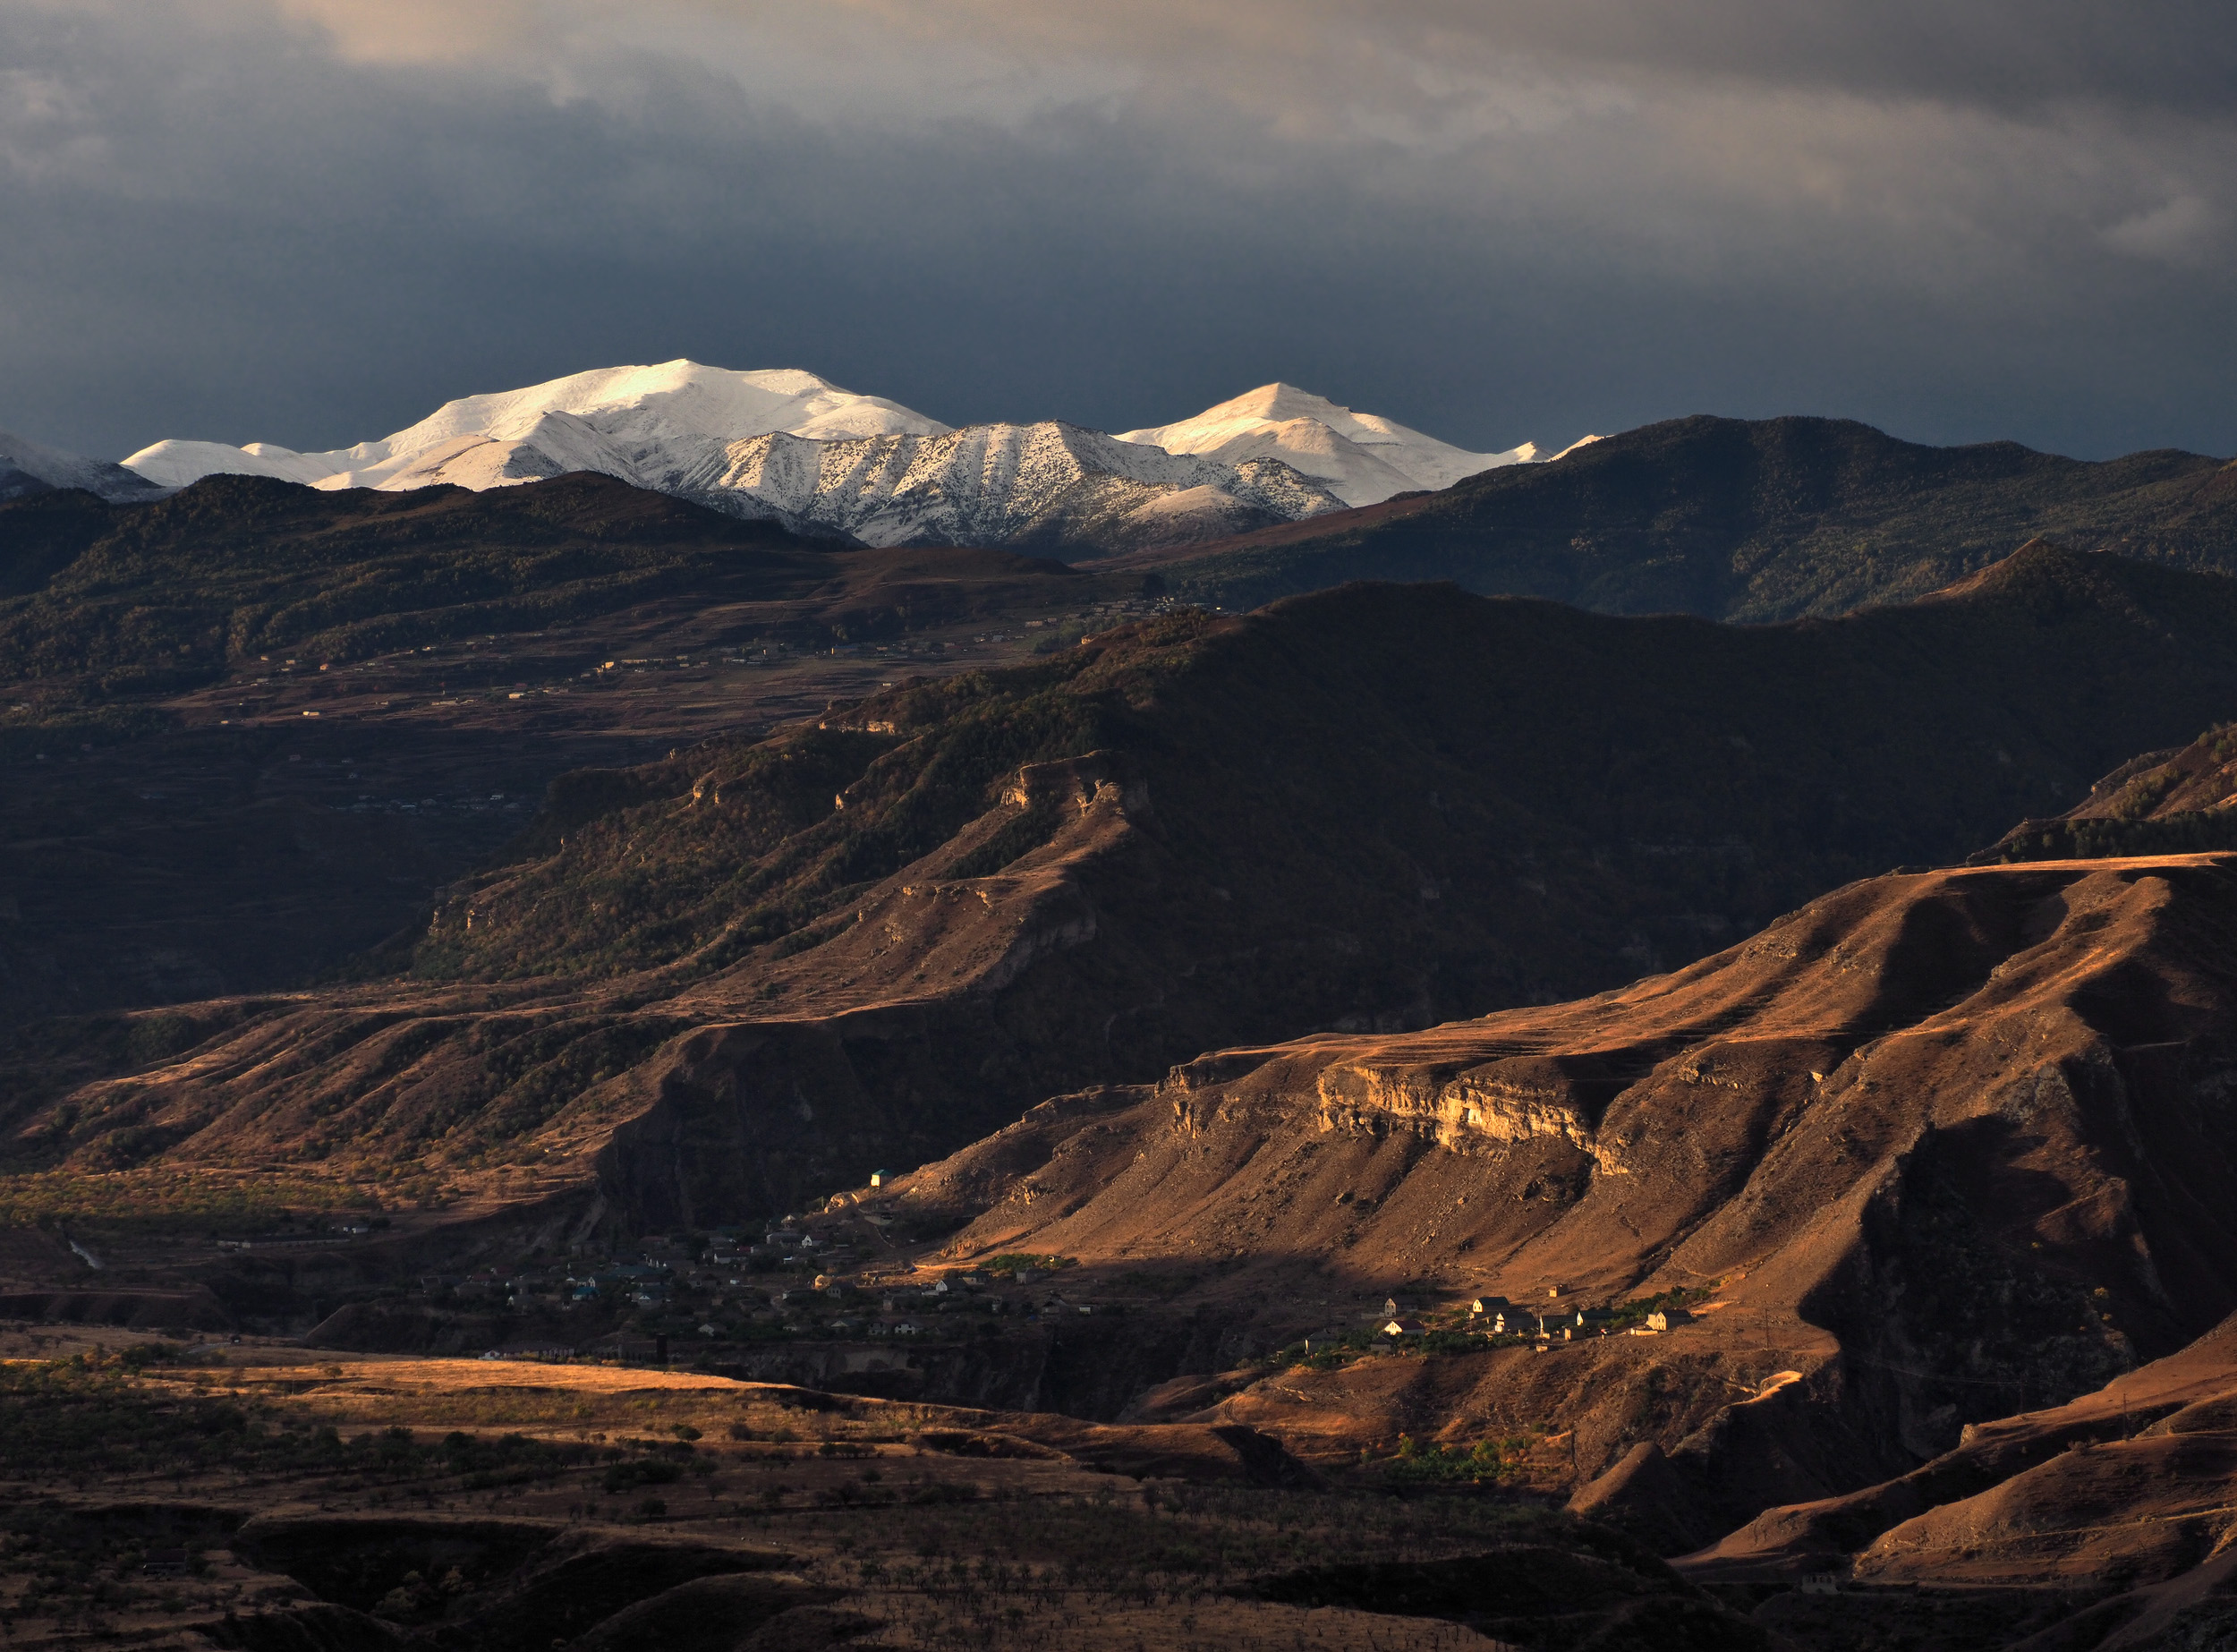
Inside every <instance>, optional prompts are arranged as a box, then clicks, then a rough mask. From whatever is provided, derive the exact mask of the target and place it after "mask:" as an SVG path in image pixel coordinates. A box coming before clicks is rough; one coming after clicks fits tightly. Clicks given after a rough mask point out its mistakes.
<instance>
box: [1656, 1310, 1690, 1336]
mask: <svg viewBox="0 0 2237 1652" xmlns="http://www.w3.org/2000/svg"><path fill="white" fill-rule="evenodd" d="M1692 1323H1693V1316H1692V1315H1691V1314H1688V1312H1686V1310H1685V1309H1684V1308H1682V1307H1658V1308H1656V1309H1655V1310H1654V1312H1653V1313H1651V1314H1649V1315H1648V1316H1646V1328H1647V1329H1648V1330H1649V1331H1668V1330H1670V1329H1671V1327H1672V1326H1675V1325H1688V1324H1692Z"/></svg>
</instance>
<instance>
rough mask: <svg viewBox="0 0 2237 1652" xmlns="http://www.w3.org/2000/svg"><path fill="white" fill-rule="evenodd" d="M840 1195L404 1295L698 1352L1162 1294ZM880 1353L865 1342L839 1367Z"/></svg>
mask: <svg viewBox="0 0 2237 1652" xmlns="http://www.w3.org/2000/svg"><path fill="white" fill-rule="evenodd" d="M834 1205H835V1208H834V1209H832V1210H830V1211H829V1212H825V1213H815V1214H812V1215H806V1216H802V1215H792V1216H787V1217H785V1218H783V1219H781V1220H780V1221H776V1222H768V1223H766V1224H761V1225H759V1226H757V1227H755V1228H753V1229H743V1228H736V1227H726V1228H718V1229H714V1230H710V1231H706V1232H676V1233H655V1234H648V1235H644V1236H642V1237H641V1238H640V1239H637V1240H636V1241H634V1243H630V1244H623V1245H617V1246H615V1247H612V1248H592V1247H590V1246H581V1245H578V1246H574V1247H572V1248H570V1251H569V1254H568V1255H566V1256H564V1257H542V1256H532V1257H529V1258H525V1259H523V1261H522V1262H520V1263H519V1264H518V1265H515V1266H513V1267H511V1268H507V1269H494V1268H485V1269H482V1270H481V1271H478V1272H474V1273H463V1274H450V1273H425V1274H422V1275H421V1276H420V1277H419V1278H418V1279H417V1281H416V1282H415V1284H414V1285H413V1296H414V1297H415V1298H416V1299H418V1300H419V1301H420V1302H421V1303H422V1304H423V1305H424V1306H425V1307H428V1308H429V1309H431V1310H433V1311H435V1312H437V1313H438V1314H439V1313H455V1314H457V1315H458V1316H460V1317H461V1318H462V1319H463V1318H468V1317H471V1318H473V1319H477V1320H482V1321H484V1322H489V1321H491V1320H492V1318H493V1316H499V1315H502V1316H505V1318H506V1320H514V1319H517V1320H518V1322H519V1329H520V1334H518V1335H506V1336H502V1337H500V1338H499V1339H498V1340H497V1341H496V1343H495V1345H494V1346H492V1347H491V1348H489V1350H487V1353H488V1355H489V1356H490V1357H507V1358H517V1357H522V1356H532V1357H539V1358H619V1359H622V1360H624V1361H625V1362H633V1363H634V1362H637V1361H646V1362H658V1363H662V1364H668V1363H695V1364H700V1365H704V1366H715V1365H721V1364H724V1363H726V1362H731V1361H735V1360H736V1359H737V1358H740V1357H742V1356H744V1355H746V1354H749V1353H750V1352H751V1351H752V1350H753V1349H755V1348H766V1347H768V1345H770V1344H791V1343H800V1342H823V1343H830V1342H862V1343H877V1342H888V1343H943V1344H953V1343H958V1342H969V1341H975V1340H981V1339H990V1338H994V1337H998V1336H1000V1335H1002V1334H1003V1333H1005V1332H1009V1333H1020V1332H1026V1331H1028V1330H1029V1329H1030V1330H1033V1331H1042V1330H1046V1329H1048V1328H1050V1327H1052V1326H1054V1325H1057V1324H1065V1323H1076V1322H1077V1321H1078V1320H1079V1319H1081V1318H1084V1317H1093V1316H1101V1318H1102V1319H1105V1320H1109V1319H1112V1318H1122V1317H1124V1316H1128V1315H1136V1314H1141V1313H1144V1312H1149V1311H1153V1310H1154V1309H1155V1308H1156V1307H1157V1306H1158V1305H1159V1303H1160V1301H1161V1296H1160V1294H1159V1293H1158V1291H1156V1290H1154V1289H1153V1288H1150V1287H1149V1285H1148V1282H1145V1281H1144V1280H1142V1279H1141V1278H1139V1277H1137V1276H1134V1275H1123V1276H1120V1277H1119V1278H1118V1279H1097V1280H1093V1281H1090V1280H1088V1279H1087V1278H1086V1277H1084V1272H1083V1271H1080V1270H1078V1269H1077V1265H1076V1262H1075V1260H1074V1259H1073V1258H1071V1257H1068V1256H1055V1255H1047V1256H1041V1255H1022V1254H1014V1255H999V1256H981V1257H974V1258H969V1259H960V1258H953V1257H948V1256H938V1255H935V1256H921V1255H919V1256H912V1255H911V1254H910V1250H911V1249H912V1248H908V1247H905V1246H903V1245H902V1244H900V1243H899V1242H897V1240H896V1239H895V1238H894V1237H893V1235H892V1234H891V1232H890V1231H889V1230H890V1228H891V1221H890V1219H889V1218H888V1217H886V1216H884V1215H882V1214H880V1213H877V1212H876V1211H875V1210H874V1209H872V1208H870V1207H867V1206H862V1205H854V1204H840V1203H839V1202H838V1201H835V1202H834ZM1711 1294H1712V1293H1711V1292H1710V1291H1708V1290H1675V1291H1670V1292H1666V1293H1663V1294H1662V1295H1660V1296H1655V1297H1649V1298H1642V1299H1637V1300H1635V1301H1630V1302H1625V1303H1620V1304H1615V1305H1597V1304H1595V1305H1587V1304H1586V1303H1584V1302H1583V1301H1581V1300H1580V1299H1578V1297H1577V1296H1576V1294H1575V1293H1573V1292H1565V1291H1563V1290H1561V1288H1560V1287H1558V1286H1556V1287H1552V1288H1551V1289H1549V1290H1548V1291H1547V1294H1546V1297H1545V1299H1544V1300H1543V1301H1540V1302H1516V1301H1510V1299H1507V1298H1506V1297H1503V1296H1496V1295H1491V1294H1476V1295H1472V1296H1467V1297H1465V1298H1459V1299H1450V1298H1446V1299H1442V1300H1440V1299H1433V1298H1432V1297H1431V1295H1430V1294H1429V1293H1414V1292H1408V1291H1400V1292H1396V1293H1391V1294H1388V1295H1384V1296H1382V1297H1380V1298H1379V1299H1370V1300H1367V1301H1365V1302H1364V1303H1363V1304H1362V1305H1361V1306H1360V1307H1358V1308H1357V1309H1356V1310H1355V1311H1354V1312H1353V1313H1351V1314H1350V1315H1348V1316H1344V1317H1342V1318H1340V1320H1339V1321H1338V1322H1337V1323H1335V1324H1331V1325H1330V1326H1328V1327H1326V1328H1324V1329H1323V1330H1321V1331H1317V1332H1315V1333H1312V1334H1311V1335H1309V1336H1306V1337H1305V1338H1303V1339H1300V1340H1299V1341H1296V1342H1293V1343H1291V1344H1289V1346H1287V1347H1285V1348H1284V1349H1282V1350H1279V1351H1278V1352H1275V1353H1272V1354H1270V1355H1268V1356H1265V1358H1269V1359H1272V1360H1280V1359H1283V1358H1291V1357H1295V1358H1314V1357H1320V1356H1327V1355H1331V1354H1349V1355H1354V1356H1357V1355H1362V1354H1369V1353H1374V1352H1387V1351H1412V1352H1418V1353H1424V1354H1439V1353H1458V1352H1464V1351H1467V1350H1475V1349H1482V1348H1485V1347H1517V1346H1528V1347H1531V1348H1534V1349H1535V1350H1538V1351H1541V1352H1543V1351H1548V1350H1552V1349H1554V1348H1558V1347H1560V1346H1561V1345H1563V1344H1566V1343H1570V1342H1574V1341H1581V1340H1585V1339H1588V1338H1596V1337H1606V1336H1615V1335H1629V1336H1660V1335H1666V1334H1669V1333H1673V1332H1676V1331H1678V1330H1680V1329H1681V1328H1682V1327H1684V1326H1685V1325H1687V1324H1690V1323H1691V1322H1692V1320H1693V1317H1694V1314H1693V1306H1694V1305H1696V1304H1698V1303H1699V1302H1700V1300H1701V1299H1703V1298H1705V1297H1707V1296H1709V1295H1711ZM496 1323H503V1322H502V1321H498V1322H496ZM888 1363H889V1362H888V1361H886V1360H883V1359H880V1360H877V1361H875V1362H874V1365H866V1364H864V1362H863V1361H859V1360H857V1361H854V1362H850V1363H849V1364H848V1366H847V1367H846V1368H850V1369H852V1368H856V1367H861V1368H864V1369H868V1368H876V1369H884V1368H886V1367H887V1366H888Z"/></svg>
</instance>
